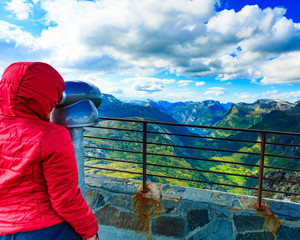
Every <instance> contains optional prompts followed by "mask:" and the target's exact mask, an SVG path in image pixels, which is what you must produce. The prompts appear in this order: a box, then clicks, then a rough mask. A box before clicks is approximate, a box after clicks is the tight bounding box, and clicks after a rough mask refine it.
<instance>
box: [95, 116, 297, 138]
mask: <svg viewBox="0 0 300 240" xmlns="http://www.w3.org/2000/svg"><path fill="white" fill-rule="evenodd" d="M99 119H100V120H112V121H128V122H140V123H143V122H146V123H149V124H158V125H169V126H180V127H194V128H207V129H219V130H229V131H240V132H255V133H270V134H281V135H292V136H300V133H295V132H283V131H269V130H260V129H249V128H247V129H243V128H228V127H215V126H204V125H194V124H183V123H172V122H159V121H145V120H133V119H132V120H131V119H122V118H109V117H100V118H99Z"/></svg>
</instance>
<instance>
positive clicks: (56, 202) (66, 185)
mask: <svg viewBox="0 0 300 240" xmlns="http://www.w3.org/2000/svg"><path fill="white" fill-rule="evenodd" d="M41 152H42V167H43V174H44V177H45V180H46V182H47V186H48V193H49V195H50V201H51V204H52V207H53V208H54V210H55V211H56V212H57V214H58V215H60V216H61V217H62V218H63V219H64V220H65V221H66V222H68V223H69V224H70V225H71V226H72V227H73V228H74V230H75V231H76V232H77V233H79V234H80V235H81V237H83V238H89V237H92V236H93V235H95V234H96V233H97V231H98V224H97V221H96V219H95V217H94V214H93V212H92V211H91V209H90V208H89V206H88V205H87V203H86V201H85V199H84V198H83V197H82V195H81V191H80V189H79V187H78V186H77V185H78V171H77V164H76V159H75V155H74V148H73V144H72V142H71V137H70V134H69V132H68V130H67V129H65V128H63V127H57V128H55V129H53V130H51V132H50V133H48V135H47V136H46V137H45V138H44V139H43V141H42V145H41Z"/></svg>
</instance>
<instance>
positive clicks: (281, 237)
mask: <svg viewBox="0 0 300 240" xmlns="http://www.w3.org/2000/svg"><path fill="white" fill-rule="evenodd" d="M276 237H277V240H287V239H292V240H296V239H300V228H289V227H284V226H281V227H279V228H278V229H277V232H276Z"/></svg>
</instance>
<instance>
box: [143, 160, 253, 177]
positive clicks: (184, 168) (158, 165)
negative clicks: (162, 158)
mask: <svg viewBox="0 0 300 240" xmlns="http://www.w3.org/2000/svg"><path fill="white" fill-rule="evenodd" d="M147 166H155V167H164V168H175V169H180V170H189V171H197V172H207V173H216V174H224V175H231V176H237V177H247V178H256V179H258V177H257V176H251V175H241V174H235V173H225V172H218V171H210V170H203V169H196V168H186V167H177V166H168V165H161V164H154V163H147Z"/></svg>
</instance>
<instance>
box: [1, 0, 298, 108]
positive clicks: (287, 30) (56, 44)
mask: <svg viewBox="0 0 300 240" xmlns="http://www.w3.org/2000/svg"><path fill="white" fill-rule="evenodd" d="M0 3H1V5H0V75H1V74H2V72H3V70H4V69H5V68H6V67H7V66H8V65H9V64H10V63H12V62H16V61H44V62H47V63H49V64H51V65H52V66H54V67H55V68H56V69H57V70H58V71H59V72H60V73H61V74H62V76H63V77H64V79H65V80H83V81H87V82H91V83H94V84H96V85H97V86H99V88H100V89H101V91H102V92H103V93H110V94H113V95H114V96H116V97H118V98H120V99H122V100H135V99H153V100H167V101H171V102H175V101H191V100H192V101H203V100H206V99H214V100H218V101H221V102H224V103H226V102H254V101H255V100H256V99H261V98H274V99H282V100H286V101H290V102H296V101H298V100H300V15H299V14H298V12H299V10H300V1H292V0H269V1H262V0H261V1H258V0H256V1H255V0H193V1H190V0H164V1H161V0H143V1H142V0H122V1H120V0H95V1H83V0H78V1H76V0H0Z"/></svg>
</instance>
